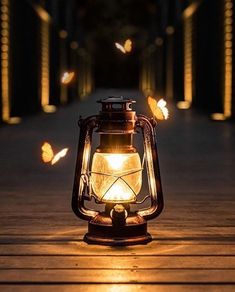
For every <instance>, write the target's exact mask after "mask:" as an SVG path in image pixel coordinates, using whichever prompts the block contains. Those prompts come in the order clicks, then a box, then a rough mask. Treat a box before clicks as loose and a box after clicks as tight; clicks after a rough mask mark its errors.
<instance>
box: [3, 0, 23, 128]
mask: <svg viewBox="0 0 235 292" xmlns="http://www.w3.org/2000/svg"><path fill="white" fill-rule="evenodd" d="M0 3H1V98H2V120H3V121H4V122H6V123H8V124H17V123H19V122H20V120H21V119H20V118H19V117H11V102H10V78H9V72H10V70H9V65H10V61H9V54H10V49H9V46H10V1H9V0H1V2H0Z"/></svg>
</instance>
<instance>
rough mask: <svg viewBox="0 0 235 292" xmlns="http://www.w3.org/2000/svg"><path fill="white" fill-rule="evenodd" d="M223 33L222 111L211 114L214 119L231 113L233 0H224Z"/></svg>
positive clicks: (222, 118)
mask: <svg viewBox="0 0 235 292" xmlns="http://www.w3.org/2000/svg"><path fill="white" fill-rule="evenodd" d="M223 35H224V38H223V51H224V54H223V67H224V68H223V69H224V70H223V71H224V79H223V113H213V114H212V115H211V118H212V119H213V120H216V121H223V120H226V119H228V118H230V117H231V115H232V77H233V76H232V71H233V65H232V62H233V0H224V31H223Z"/></svg>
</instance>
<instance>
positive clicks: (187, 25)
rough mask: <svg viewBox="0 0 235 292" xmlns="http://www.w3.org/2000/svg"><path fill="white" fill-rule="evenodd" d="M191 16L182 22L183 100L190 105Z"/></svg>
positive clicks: (191, 80)
mask: <svg viewBox="0 0 235 292" xmlns="http://www.w3.org/2000/svg"><path fill="white" fill-rule="evenodd" d="M192 26H193V23H192V17H189V18H187V19H185V22H184V100H185V101H186V102H187V104H188V105H189V106H190V105H191V103H192V100H193V78H192V76H193V73H192V72H193V56H192V41H193V38H192Z"/></svg>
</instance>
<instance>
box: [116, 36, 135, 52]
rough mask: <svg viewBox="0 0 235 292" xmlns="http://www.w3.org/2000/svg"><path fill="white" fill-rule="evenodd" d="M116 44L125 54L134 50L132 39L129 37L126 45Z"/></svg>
mask: <svg viewBox="0 0 235 292" xmlns="http://www.w3.org/2000/svg"><path fill="white" fill-rule="evenodd" d="M115 46H116V48H117V49H119V50H120V51H121V52H122V53H123V54H126V53H130V52H131V50H132V41H131V40H130V39H127V40H126V41H125V43H124V45H121V44H119V43H115Z"/></svg>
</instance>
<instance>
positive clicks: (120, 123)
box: [72, 97, 163, 245]
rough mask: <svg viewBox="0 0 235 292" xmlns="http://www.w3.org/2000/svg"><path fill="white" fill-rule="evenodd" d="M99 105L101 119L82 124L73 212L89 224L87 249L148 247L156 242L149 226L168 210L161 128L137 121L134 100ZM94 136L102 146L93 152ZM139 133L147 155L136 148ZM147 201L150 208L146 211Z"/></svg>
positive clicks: (145, 119)
mask: <svg viewBox="0 0 235 292" xmlns="http://www.w3.org/2000/svg"><path fill="white" fill-rule="evenodd" d="M98 102H99V103H101V105H102V109H101V111H100V113H99V114H98V115H94V116H90V117H88V118H85V119H80V120H79V126H80V137H79V145H78V154H77V163H76V170H75V178H74V187H73V194H72V209H73V211H74V213H75V214H76V215H77V216H78V217H79V218H81V219H84V220H87V221H88V233H87V234H86V235H85V237H84V241H86V242H87V243H92V244H103V245H132V244H144V243H147V242H149V241H151V235H150V234H149V233H148V232H147V220H150V219H153V218H155V217H157V216H158V215H159V214H160V213H161V211H162V209H163V194H162V186H161V179H160V171H159V163H158V153H157V145H156V140H155V131H154V128H155V126H156V122H155V120H153V119H149V118H148V117H146V116H144V115H137V114H136V112H135V111H133V110H132V105H133V103H135V101H134V100H131V99H124V98H123V97H109V98H106V99H102V100H100V101H98ZM94 130H96V132H97V133H98V135H99V139H100V143H99V146H98V147H97V148H96V150H95V151H92V136H93V133H94ZM139 133H142V135H141V136H142V138H141V141H143V143H142V150H141V151H142V153H138V151H137V149H136V147H135V146H134V144H133V138H134V136H135V135H136V136H138V134H139ZM139 136H140V135H139ZM92 152H94V153H93V155H92ZM144 171H145V172H146V176H147V183H146V182H145V177H144V175H143V173H144ZM143 184H145V185H146V184H147V185H148V195H146V196H144V197H143V194H141V192H142V189H143V187H142V185H143ZM88 201H91V203H90V204H93V206H92V208H91V207H90V206H88V204H89V202H88ZM144 201H145V203H147V202H149V204H148V206H147V207H146V206H145V208H143V203H144ZM94 205H95V206H96V207H97V208H95V209H94ZM141 205H142V206H141ZM98 206H103V210H102V211H98V209H100V208H98Z"/></svg>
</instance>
